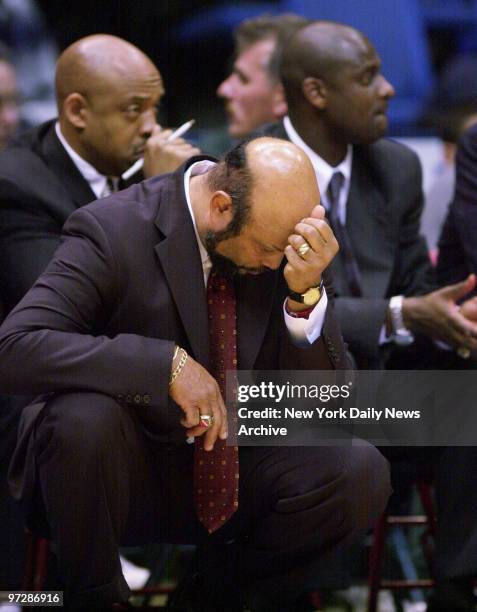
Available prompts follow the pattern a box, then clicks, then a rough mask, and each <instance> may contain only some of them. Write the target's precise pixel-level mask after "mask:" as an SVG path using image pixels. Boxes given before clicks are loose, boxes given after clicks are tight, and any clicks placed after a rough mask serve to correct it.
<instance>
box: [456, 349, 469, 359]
mask: <svg viewBox="0 0 477 612" xmlns="http://www.w3.org/2000/svg"><path fill="white" fill-rule="evenodd" d="M457 354H458V355H459V357H460V358H461V359H469V357H470V349H468V348H466V347H465V346H460V347H459V348H458V349H457Z"/></svg>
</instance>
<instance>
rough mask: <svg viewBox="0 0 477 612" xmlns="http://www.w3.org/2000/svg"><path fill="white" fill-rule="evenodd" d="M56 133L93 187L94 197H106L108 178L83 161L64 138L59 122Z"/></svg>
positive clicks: (82, 174) (56, 125)
mask: <svg viewBox="0 0 477 612" xmlns="http://www.w3.org/2000/svg"><path fill="white" fill-rule="evenodd" d="M55 131H56V135H57V136H58V140H59V141H60V142H61V144H62V145H63V147H64V148H65V150H66V152H67V153H68V155H69V156H70V157H71V161H72V162H73V163H74V165H75V166H76V167H77V168H78V170H79V172H80V174H81V176H82V177H83V178H84V180H85V181H86V182H87V183H88V184H89V186H90V187H91V189H92V191H93V193H94V195H95V196H96V197H97V198H101V197H103V196H104V195H105V191H106V190H107V189H106V186H107V180H108V179H107V177H106V176H105V175H104V174H100V173H99V172H98V171H97V170H96V168H95V167H94V166H92V165H91V164H90V163H89V162H87V161H86V160H85V159H83V158H82V157H81V156H80V155H78V153H76V151H75V150H74V149H73V148H72V147H71V145H69V144H68V142H67V141H66V138H65V137H64V136H63V134H62V132H61V127H60V123H59V121H57V122H56V123H55Z"/></svg>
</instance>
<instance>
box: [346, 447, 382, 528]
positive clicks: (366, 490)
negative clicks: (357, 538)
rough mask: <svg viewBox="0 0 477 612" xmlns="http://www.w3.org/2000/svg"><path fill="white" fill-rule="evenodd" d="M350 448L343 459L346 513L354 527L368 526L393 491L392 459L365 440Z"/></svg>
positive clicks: (371, 523)
mask: <svg viewBox="0 0 477 612" xmlns="http://www.w3.org/2000/svg"><path fill="white" fill-rule="evenodd" d="M349 450H350V452H349V453H347V455H346V457H345V460H344V463H343V475H344V477H345V482H346V486H345V489H344V504H345V506H346V508H347V510H346V511H345V515H346V516H348V518H349V520H350V521H351V523H352V524H350V528H351V529H357V530H366V529H368V528H369V527H371V526H372V525H373V523H374V522H375V521H376V519H377V518H378V517H379V515H380V514H381V513H382V512H383V511H384V509H385V507H386V504H387V502H388V499H389V496H390V495H391V491H392V489H391V482H390V470H389V463H388V461H387V460H386V459H385V458H384V457H383V455H382V454H381V453H380V452H379V451H378V450H377V449H376V448H375V447H374V446H371V445H370V444H367V443H366V442H362V443H360V445H359V446H355V447H353V448H351V449H349Z"/></svg>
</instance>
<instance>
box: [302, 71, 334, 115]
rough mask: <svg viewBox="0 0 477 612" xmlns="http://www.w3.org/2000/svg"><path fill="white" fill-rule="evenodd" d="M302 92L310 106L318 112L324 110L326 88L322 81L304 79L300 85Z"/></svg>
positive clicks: (326, 95) (326, 96) (326, 97)
mask: <svg viewBox="0 0 477 612" xmlns="http://www.w3.org/2000/svg"><path fill="white" fill-rule="evenodd" d="M302 91H303V95H304V96H305V98H306V99H307V100H308V102H309V103H310V104H312V105H313V106H314V107H315V108H317V109H319V110H324V109H325V108H326V105H327V102H328V88H327V86H326V83H325V82H324V81H323V79H317V78H316V77H306V79H305V80H304V81H303V84H302Z"/></svg>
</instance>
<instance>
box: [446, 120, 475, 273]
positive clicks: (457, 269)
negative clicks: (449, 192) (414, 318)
mask: <svg viewBox="0 0 477 612" xmlns="http://www.w3.org/2000/svg"><path fill="white" fill-rule="evenodd" d="M471 272H473V273H474V274H475V273H477V126H474V127H472V128H471V129H470V130H469V131H468V132H466V133H465V134H464V136H463V137H462V140H461V142H460V143H459V148H458V150H457V160H456V186H455V194H454V200H453V202H452V204H451V206H450V207H449V212H448V214H447V217H446V220H445V222H444V225H443V228H442V233H441V236H440V239H439V260H438V264H437V278H438V281H439V284H441V285H447V284H450V283H457V282H459V281H462V280H464V279H465V278H466V277H467V276H468V275H469V274H470V273H471Z"/></svg>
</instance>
